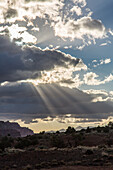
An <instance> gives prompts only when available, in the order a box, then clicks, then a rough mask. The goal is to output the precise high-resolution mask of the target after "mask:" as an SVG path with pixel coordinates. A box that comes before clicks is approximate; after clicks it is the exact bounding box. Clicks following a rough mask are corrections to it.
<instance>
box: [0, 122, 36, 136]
mask: <svg viewBox="0 0 113 170" xmlns="http://www.w3.org/2000/svg"><path fill="white" fill-rule="evenodd" d="M33 134H34V132H33V131H32V130H31V129H29V128H27V127H21V126H20V125H19V124H18V123H16V122H9V121H7V122H4V121H0V136H12V137H25V136H27V135H33Z"/></svg>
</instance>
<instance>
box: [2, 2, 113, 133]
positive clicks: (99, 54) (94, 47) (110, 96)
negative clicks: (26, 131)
mask: <svg viewBox="0 0 113 170" xmlns="http://www.w3.org/2000/svg"><path fill="white" fill-rule="evenodd" d="M112 9H113V1H112V0H109V1H106V0H98V1H93V0H18V1H16V0H0V120H3V121H15V122H18V123H19V124H20V125H21V126H26V127H29V128H31V129H32V130H34V132H36V133H37V132H40V131H50V130H60V129H66V128H67V127H68V126H73V127H75V128H76V127H78V126H82V127H87V126H98V125H100V126H102V125H105V124H107V123H108V122H109V121H112V120H113V56H112V55H113V54H112V51H113V49H112V46H113V17H112V16H113V10H112Z"/></svg>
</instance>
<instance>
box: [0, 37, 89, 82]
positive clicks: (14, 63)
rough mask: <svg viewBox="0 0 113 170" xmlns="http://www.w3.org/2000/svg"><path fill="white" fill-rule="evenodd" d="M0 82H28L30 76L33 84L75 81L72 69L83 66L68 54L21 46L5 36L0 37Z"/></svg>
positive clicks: (85, 67) (83, 66)
mask: <svg viewBox="0 0 113 170" xmlns="http://www.w3.org/2000/svg"><path fill="white" fill-rule="evenodd" d="M0 42H1V44H0V51H1V53H0V82H1V83H2V82H4V81H19V80H21V81H22V80H23V81H27V79H29V80H28V81H29V82H31V81H32V79H34V81H35V83H37V84H39V83H60V82H62V84H63V81H64V82H65V84H66V83H67V84H69V83H68V81H69V80H70V81H72V84H73V83H74V82H76V80H77V78H78V79H79V76H77V77H76V75H75V76H73V72H75V71H79V70H81V69H87V66H86V65H85V64H84V63H83V62H82V60H81V59H77V58H75V57H72V56H71V55H69V54H65V53H62V52H60V51H55V50H50V49H45V50H42V49H41V48H38V47H35V46H24V47H23V48H21V47H20V46H17V45H16V44H15V43H13V42H10V40H9V39H8V38H7V37H4V36H1V37H0Z"/></svg>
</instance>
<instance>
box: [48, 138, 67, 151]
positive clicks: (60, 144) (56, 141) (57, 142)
mask: <svg viewBox="0 0 113 170" xmlns="http://www.w3.org/2000/svg"><path fill="white" fill-rule="evenodd" d="M50 140H51V141H50V143H51V145H52V147H57V148H64V147H65V144H64V140H63V139H62V138H61V137H60V136H56V135H54V136H52V137H51V139H50Z"/></svg>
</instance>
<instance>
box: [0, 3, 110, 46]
mask: <svg viewBox="0 0 113 170" xmlns="http://www.w3.org/2000/svg"><path fill="white" fill-rule="evenodd" d="M4 6H5V8H4ZM0 7H1V10H0V22H1V26H2V27H3V29H2V32H1V34H3V33H4V34H6V32H5V30H6V27H7V30H8V31H9V36H10V37H11V38H12V39H15V40H16V41H18V39H19V38H21V39H22V43H31V42H29V41H28V40H29V39H31V41H32V43H40V42H43V41H45V40H47V39H49V37H50V36H51V38H53V41H54V43H56V44H57V43H59V38H60V39H62V40H63V42H65V41H64V39H68V40H75V41H76V43H77V45H78V44H79V40H81V43H82V44H81V45H84V46H85V45H90V43H91V41H93V42H94V43H95V40H96V39H102V38H105V37H106V34H107V31H106V29H105V26H104V25H103V24H102V22H101V21H100V20H96V19H93V18H92V17H91V15H92V12H91V10H90V9H89V8H87V3H86V0H71V1H67V0H18V1H15V0H11V1H7V0H5V1H3V0H2V1H1V2H0ZM17 24H19V27H21V28H22V27H23V25H24V26H26V28H27V30H24V31H23V33H20V31H19V28H18V29H15V32H16V35H18V37H15V36H14V34H13V27H12V25H13V26H15V27H16V26H17ZM39 27H41V29H40V28H39ZM36 32H37V33H36ZM45 32H46V33H47V32H48V34H49V36H47V35H46V34H45ZM40 34H41V35H42V37H40V36H41V35H40ZM28 35H29V37H30V38H27V40H26V39H25V37H26V36H28ZM43 35H45V37H43ZM55 36H56V37H55ZM19 40H20V39H19ZM88 40H89V42H90V43H87V42H88ZM46 43H47V42H46ZM65 43H66V42H65ZM81 45H80V46H81ZM84 46H83V47H84Z"/></svg>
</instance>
